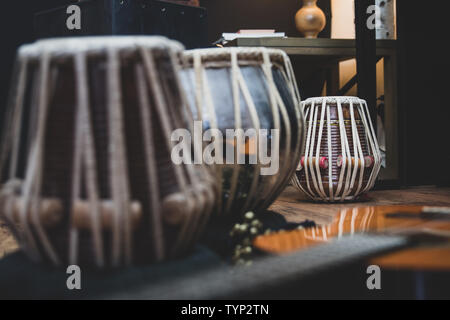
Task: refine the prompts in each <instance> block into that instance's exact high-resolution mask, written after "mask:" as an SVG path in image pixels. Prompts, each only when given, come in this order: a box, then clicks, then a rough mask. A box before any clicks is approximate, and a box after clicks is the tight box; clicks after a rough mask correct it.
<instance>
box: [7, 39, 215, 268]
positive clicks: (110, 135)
mask: <svg viewBox="0 0 450 320" xmlns="http://www.w3.org/2000/svg"><path fill="white" fill-rule="evenodd" d="M182 50H183V48H182V46H181V45H180V44H178V43H177V42H173V41H169V40H167V39H165V38H162V37H92V38H89V37H83V38H70V39H54V40H53V39H50V40H42V41H38V42H36V43H34V44H31V45H25V46H22V47H21V48H20V49H19V52H18V58H17V66H16V71H15V79H14V81H13V87H12V92H11V99H10V104H9V109H8V110H9V113H8V114H7V122H6V126H5V128H6V130H5V132H4V134H3V137H2V138H3V139H2V145H1V147H2V149H1V158H0V160H1V163H0V168H1V173H2V191H1V198H0V200H1V201H0V207H1V214H2V216H3V218H4V219H5V220H6V221H7V222H8V223H9V224H10V225H11V227H12V230H13V231H14V233H15V235H16V237H17V238H18V240H19V242H20V244H21V245H22V247H23V249H24V250H25V252H26V253H27V254H28V255H29V256H30V257H31V258H33V259H34V260H39V261H42V260H43V261H47V262H51V263H53V264H55V265H63V264H66V263H70V264H79V265H88V266H95V267H116V266H122V265H129V264H135V263H147V262H153V261H161V260H164V259H167V258H171V257H174V256H177V255H180V254H183V253H184V252H186V250H188V249H190V248H191V247H192V246H193V244H194V243H195V241H196V240H197V238H198V237H199V235H200V232H201V231H202V229H203V228H204V226H205V224H206V222H207V219H208V217H209V214H210V212H211V211H212V209H213V205H214V201H215V195H214V186H213V185H212V183H211V181H212V180H211V176H210V175H209V173H208V169H206V168H205V167H202V166H191V165H175V164H174V163H173V162H172V161H171V149H172V147H173V146H172V144H173V143H172V142H171V139H170V136H171V133H172V131H173V130H175V129H177V128H187V127H188V126H189V125H190V123H191V122H192V119H189V114H188V113H186V112H185V109H186V108H184V107H183V103H182V101H183V98H182V94H181V90H180V83H179V78H178V70H177V69H178V67H177V64H176V63H177V61H178V59H179V58H178V55H179V54H180V53H181V52H182Z"/></svg>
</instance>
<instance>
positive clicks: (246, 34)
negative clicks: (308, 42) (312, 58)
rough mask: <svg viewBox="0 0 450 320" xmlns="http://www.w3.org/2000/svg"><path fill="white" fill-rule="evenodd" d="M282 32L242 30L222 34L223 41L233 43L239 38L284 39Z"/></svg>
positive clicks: (284, 35)
mask: <svg viewBox="0 0 450 320" xmlns="http://www.w3.org/2000/svg"><path fill="white" fill-rule="evenodd" d="M285 37H286V34H285V33H284V32H276V31H275V30H273V29H243V30H239V31H238V32H236V33H223V34H222V38H223V40H224V41H227V42H228V41H233V40H236V39H239V38H285Z"/></svg>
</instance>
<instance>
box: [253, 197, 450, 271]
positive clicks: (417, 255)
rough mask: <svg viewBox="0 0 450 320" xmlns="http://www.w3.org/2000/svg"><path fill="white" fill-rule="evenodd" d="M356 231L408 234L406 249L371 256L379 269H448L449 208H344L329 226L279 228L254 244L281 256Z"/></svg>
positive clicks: (325, 242)
mask: <svg viewBox="0 0 450 320" xmlns="http://www.w3.org/2000/svg"><path fill="white" fill-rule="evenodd" d="M356 234H379V235H402V236H407V237H408V238H409V239H410V240H411V241H410V243H411V245H410V246H409V247H408V248H406V249H401V250H399V251H396V252H391V253H389V254H386V255H382V256H377V257H373V258H371V260H370V263H371V264H376V265H378V266H380V267H382V268H392V269H407V270H414V271H450V209H449V208H437V207H421V206H380V207H363V208H353V209H345V210H342V211H340V212H339V213H338V214H337V215H336V217H335V218H334V220H333V222H332V223H331V224H330V225H325V226H316V227H313V228H307V229H299V230H294V231H282V232H278V233H272V234H269V235H263V236H259V237H257V238H255V240H254V243H253V244H254V247H255V248H257V249H259V250H261V251H263V252H266V253H271V254H276V255H283V254H287V253H291V252H295V251H300V250H307V249H309V248H312V247H315V246H319V245H326V244H329V243H331V242H334V241H339V239H340V238H343V237H344V236H351V235H356Z"/></svg>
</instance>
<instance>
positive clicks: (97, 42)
mask: <svg viewBox="0 0 450 320" xmlns="http://www.w3.org/2000/svg"><path fill="white" fill-rule="evenodd" d="M138 48H145V49H152V50H172V51H175V52H181V51H183V50H184V46H183V45H182V44H181V43H180V42H178V41H175V40H170V39H168V38H166V37H161V36H86V37H69V38H48V39H40V40H37V41H35V42H33V43H29V44H25V45H22V46H21V47H20V48H19V57H20V58H28V59H38V58H40V57H41V56H42V54H43V53H44V52H46V53H48V54H50V56H52V57H73V56H74V55H76V54H77V53H85V54H86V55H89V56H91V55H98V54H104V53H105V52H106V51H107V50H108V49H113V50H116V51H119V52H135V51H136V50H137V49H138Z"/></svg>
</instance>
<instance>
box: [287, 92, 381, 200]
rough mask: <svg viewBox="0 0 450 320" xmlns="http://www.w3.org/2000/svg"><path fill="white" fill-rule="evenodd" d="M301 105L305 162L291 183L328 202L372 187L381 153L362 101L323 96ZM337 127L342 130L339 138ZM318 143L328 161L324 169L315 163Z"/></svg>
mask: <svg viewBox="0 0 450 320" xmlns="http://www.w3.org/2000/svg"><path fill="white" fill-rule="evenodd" d="M324 102H325V104H324ZM302 105H303V107H304V112H305V114H306V115H305V118H306V126H307V131H308V134H307V143H306V145H305V149H304V150H303V152H302V156H303V157H305V160H304V162H305V163H306V164H305V165H304V166H301V165H300V166H299V168H298V169H297V172H296V174H295V176H294V177H293V184H294V185H295V186H296V187H297V188H299V189H300V190H301V191H302V192H303V193H305V194H306V195H308V196H309V197H310V198H312V199H313V200H317V201H331V202H334V201H345V200H354V199H355V198H357V197H358V196H359V195H360V194H362V193H364V192H366V191H368V190H369V189H370V188H372V187H373V184H374V182H375V179H376V177H377V175H378V172H379V169H380V166H381V155H380V151H379V149H378V143H377V140H376V136H375V135H374V132H373V129H372V128H371V123H370V116H369V114H368V112H367V108H366V103H365V101H363V100H361V99H358V98H352V97H336V98H334V97H329V98H327V97H324V98H312V99H308V100H306V101H305V102H304V103H303V104H302ZM351 106H352V107H353V118H352V112H351V108H352V107H351ZM323 108H324V109H323ZM323 110H324V113H322V111H323ZM339 110H341V113H340V112H339ZM328 113H329V114H328ZM322 115H323V117H322ZM328 117H329V118H328ZM322 119H323V126H322V130H320V126H321V122H322ZM328 121H329V123H330V125H328ZM341 130H342V132H344V133H345V135H344V136H343V137H341ZM329 132H330V139H329V137H328V133H329ZM353 132H355V133H356V132H357V135H356V134H355V135H354V134H353ZM341 138H343V139H341ZM319 139H320V140H319ZM358 140H359V144H358ZM342 142H344V146H345V148H343V144H342ZM319 143H320V148H319V157H325V158H326V159H327V160H328V166H329V167H327V168H319V169H317V165H316V163H315V159H316V157H315V156H317V145H318V144H319ZM355 147H356V152H355ZM306 149H307V150H306ZM330 151H331V152H330ZM307 152H308V156H306V153H307ZM344 155H345V157H346V159H347V160H346V164H345V166H344V163H343V162H344V161H343V158H344V157H343V156H344ZM330 173H331V175H330Z"/></svg>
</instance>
